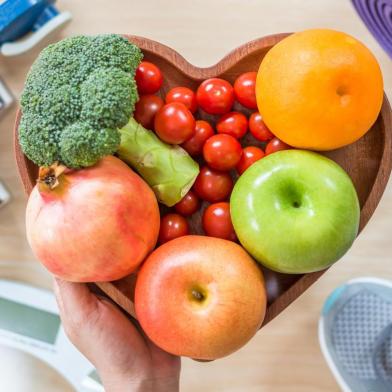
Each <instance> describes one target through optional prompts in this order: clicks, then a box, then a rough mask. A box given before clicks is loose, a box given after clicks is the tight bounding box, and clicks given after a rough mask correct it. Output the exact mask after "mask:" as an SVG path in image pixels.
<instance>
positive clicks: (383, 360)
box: [319, 278, 392, 392]
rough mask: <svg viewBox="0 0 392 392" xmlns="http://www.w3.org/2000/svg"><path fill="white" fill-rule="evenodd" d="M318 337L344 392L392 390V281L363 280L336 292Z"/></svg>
mask: <svg viewBox="0 0 392 392" xmlns="http://www.w3.org/2000/svg"><path fill="white" fill-rule="evenodd" d="M319 338H320V345H321V348H322V351H323V354H324V356H325V358H326V360H327V362H328V365H329V367H330V368H331V370H332V372H333V374H334V376H335V377H336V379H337V381H338V383H339V385H340V386H341V388H342V390H343V391H350V392H392V282H389V281H385V280H381V279H374V278H361V279H355V280H352V281H350V282H348V283H346V284H345V285H343V286H341V287H339V288H337V289H336V290H335V291H334V292H333V293H332V294H331V295H330V296H329V297H328V299H327V301H326V302H325V304H324V307H323V310H322V316H321V318H320V323H319Z"/></svg>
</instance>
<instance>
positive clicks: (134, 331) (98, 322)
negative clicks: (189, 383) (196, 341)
mask: <svg viewBox="0 0 392 392" xmlns="http://www.w3.org/2000/svg"><path fill="white" fill-rule="evenodd" d="M54 291H55V295H56V299H57V303H58V306H59V310H60V317H61V321H62V323H63V327H64V330H65V332H66V334H67V336H68V337H69V339H70V340H71V341H72V343H73V344H74V345H75V346H76V347H77V348H78V350H79V351H80V352H82V353H83V354H84V356H85V357H86V358H87V359H88V360H89V361H90V362H91V363H92V364H93V365H94V366H95V367H96V369H97V371H98V373H99V375H100V377H101V380H102V382H103V385H104V388H105V391H106V392H133V391H135V392H136V391H137V392H139V391H142V392H144V391H146V392H147V391H154V392H160V391H165V392H172V391H173V392H174V391H178V390H179V378H180V368H181V361H180V358H179V357H175V356H173V355H171V354H168V353H166V352H165V351H163V350H161V349H160V348H158V347H157V346H155V345H154V343H152V342H151V341H150V340H149V339H148V338H147V337H146V336H145V335H144V334H143V333H142V332H141V330H140V328H139V327H138V326H137V325H136V323H135V324H134V323H133V322H131V321H130V320H129V319H128V318H127V317H126V316H125V315H124V314H123V313H122V312H121V311H120V310H119V309H118V308H117V306H116V305H114V304H113V303H111V302H110V301H109V300H107V299H104V298H101V297H98V296H96V295H95V294H93V293H92V292H91V291H90V290H89V288H88V286H87V285H86V284H83V283H71V282H65V281H63V280H60V279H55V282H54Z"/></svg>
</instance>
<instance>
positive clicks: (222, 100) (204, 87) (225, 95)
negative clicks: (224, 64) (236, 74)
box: [196, 78, 234, 114]
mask: <svg viewBox="0 0 392 392" xmlns="http://www.w3.org/2000/svg"><path fill="white" fill-rule="evenodd" d="M196 99H197V103H198V104H199V106H200V107H201V108H202V109H203V110H204V111H205V112H207V113H209V114H225V113H228V112H229V111H230V109H231V107H232V106H233V103H234V90H233V87H232V86H231V84H230V83H229V82H228V81H227V80H223V79H219V78H211V79H207V80H205V81H204V82H203V83H202V84H201V85H200V86H199V88H198V89H197V91H196Z"/></svg>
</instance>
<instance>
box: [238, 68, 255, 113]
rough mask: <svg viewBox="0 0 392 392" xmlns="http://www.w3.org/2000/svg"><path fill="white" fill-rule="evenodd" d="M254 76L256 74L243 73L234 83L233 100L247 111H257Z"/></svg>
mask: <svg viewBox="0 0 392 392" xmlns="http://www.w3.org/2000/svg"><path fill="white" fill-rule="evenodd" d="M256 76H257V72H245V73H243V74H242V75H240V76H238V78H237V79H236V80H235V82H234V94H235V99H236V100H237V101H238V102H239V103H240V104H241V105H242V106H245V107H246V108H248V109H257V103H256Z"/></svg>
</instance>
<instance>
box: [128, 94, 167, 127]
mask: <svg viewBox="0 0 392 392" xmlns="http://www.w3.org/2000/svg"><path fill="white" fill-rule="evenodd" d="M163 105H164V102H163V100H162V98H160V97H158V96H157V95H151V94H150V95H142V96H141V97H140V98H139V100H138V101H137V102H136V105H135V113H134V115H133V116H134V117H135V120H136V121H137V122H138V123H139V124H141V125H143V127H144V128H147V129H153V127H154V117H155V115H156V114H157V112H158V110H159V109H160V108H161V107H162V106H163Z"/></svg>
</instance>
